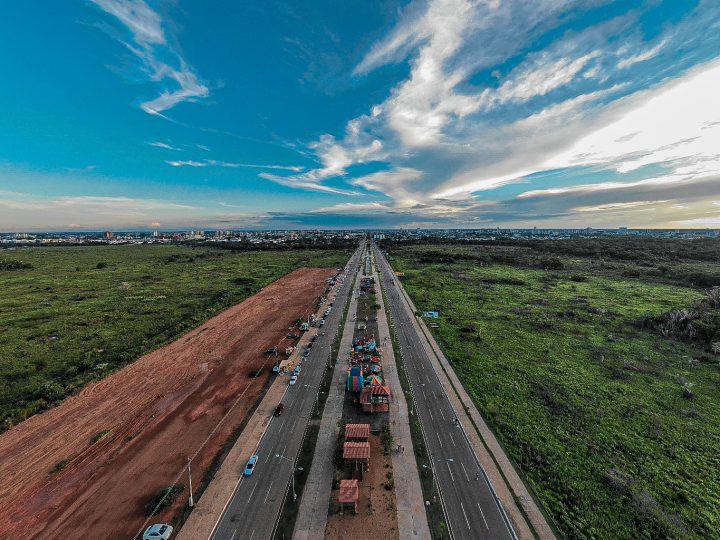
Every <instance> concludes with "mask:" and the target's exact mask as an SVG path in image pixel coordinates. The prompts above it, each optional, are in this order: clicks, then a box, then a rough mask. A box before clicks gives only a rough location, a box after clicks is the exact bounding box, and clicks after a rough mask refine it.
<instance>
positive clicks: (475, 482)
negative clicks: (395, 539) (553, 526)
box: [373, 246, 513, 540]
mask: <svg viewBox="0 0 720 540" xmlns="http://www.w3.org/2000/svg"><path fill="white" fill-rule="evenodd" d="M373 248H374V249H373V252H374V255H375V260H376V261H378V268H379V269H380V271H381V278H380V279H381V280H382V281H383V283H384V285H385V291H386V294H387V300H388V302H387V304H388V308H389V310H390V314H391V316H392V320H393V323H394V325H395V327H396V331H397V337H398V341H399V345H400V350H401V352H402V357H403V360H404V362H405V368H406V371H407V375H408V379H409V380H410V384H411V386H412V390H413V395H414V398H415V413H416V414H417V415H418V418H419V419H420V422H421V424H422V427H423V431H424V433H425V439H426V444H427V448H428V451H429V454H430V458H431V461H432V463H433V468H434V470H435V478H436V482H437V484H438V487H439V491H440V494H441V499H442V503H443V508H444V513H445V517H446V522H447V523H448V524H449V530H450V533H451V536H452V537H453V538H456V539H466V538H467V539H473V540H478V539H485V538H487V539H493V540H495V539H512V538H513V534H512V533H511V529H510V528H509V526H508V525H507V523H506V521H505V519H504V516H503V514H502V511H501V509H500V506H499V502H497V501H496V499H495V497H494V496H493V493H492V491H491V488H490V485H489V484H488V482H487V480H486V478H485V476H484V475H483V473H482V470H481V468H480V464H479V462H478V460H477V457H476V456H475V453H474V451H473V449H472V447H471V446H470V443H469V442H468V440H467V438H466V437H465V435H464V433H463V431H462V428H461V427H460V426H458V425H456V423H455V418H456V414H455V411H454V410H453V408H452V406H451V405H450V401H449V400H448V398H447V396H446V395H445V392H444V389H443V387H442V385H441V384H440V380H439V378H438V374H437V373H436V372H435V370H434V368H433V366H432V364H431V362H430V358H429V357H428V352H427V350H426V349H425V347H424V346H423V344H422V341H421V340H422V339H425V337H424V335H423V334H422V331H421V330H420V328H419V326H418V324H417V322H416V321H415V317H414V314H413V313H412V312H411V311H410V308H409V305H408V304H407V301H406V300H405V298H404V297H403V296H402V293H401V292H400V287H402V285H400V284H399V283H398V280H397V278H396V277H395V274H394V272H393V271H392V269H391V268H390V265H389V264H388V262H387V260H386V259H385V257H384V256H383V255H382V254H381V253H380V250H379V249H377V247H375V246H373Z"/></svg>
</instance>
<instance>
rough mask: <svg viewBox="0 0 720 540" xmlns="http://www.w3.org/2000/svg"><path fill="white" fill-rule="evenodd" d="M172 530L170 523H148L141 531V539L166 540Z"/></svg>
mask: <svg viewBox="0 0 720 540" xmlns="http://www.w3.org/2000/svg"><path fill="white" fill-rule="evenodd" d="M172 532H173V528H172V526H171V525H168V524H167V523H156V524H155V525H150V526H149V527H148V528H147V529H145V532H144V533H143V540H167V539H168V538H170V535H171V534H172Z"/></svg>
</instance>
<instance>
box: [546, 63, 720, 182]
mask: <svg viewBox="0 0 720 540" xmlns="http://www.w3.org/2000/svg"><path fill="white" fill-rule="evenodd" d="M718 88H720V62H715V63H711V64H707V65H703V66H700V67H698V68H696V69H695V70H693V71H692V72H690V73H689V74H687V75H685V76H684V77H682V78H680V79H678V80H675V81H672V82H669V83H667V84H665V85H663V86H661V87H660V88H658V89H654V90H650V91H648V92H646V93H645V94H644V95H639V96H634V97H631V98H629V99H627V100H626V101H627V102H628V104H630V105H631V106H632V107H631V108H629V109H628V110H626V111H624V114H622V116H621V117H620V118H619V119H617V120H616V121H614V122H612V123H610V124H609V125H607V126H606V127H603V128H601V129H598V130H596V131H594V132H592V133H590V134H589V135H587V136H585V137H582V138H581V139H580V140H578V141H577V142H576V143H575V144H574V145H572V147H571V148H569V149H568V150H567V151H566V152H563V153H561V154H559V155H556V156H554V157H552V158H551V159H550V160H548V163H547V166H548V167H570V166H585V165H601V166H605V167H611V168H613V169H615V170H616V171H618V172H620V173H627V172H630V171H634V170H637V169H639V168H641V167H643V166H646V165H650V164H664V165H665V166H667V167H672V168H673V169H674V170H675V172H677V173H678V174H680V175H692V174H702V173H710V172H716V171H717V170H719V167H720V148H719V147H718V144H717V141H718V140H720V124H713V122H715V121H720V93H718Z"/></svg>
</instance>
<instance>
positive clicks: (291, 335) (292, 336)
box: [287, 332, 300, 339]
mask: <svg viewBox="0 0 720 540" xmlns="http://www.w3.org/2000/svg"><path fill="white" fill-rule="evenodd" d="M287 337H289V338H290V339H297V338H299V337H300V336H299V335H297V334H296V333H295V332H290V333H289V334H288V336H287Z"/></svg>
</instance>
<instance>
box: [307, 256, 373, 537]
mask: <svg viewBox="0 0 720 540" xmlns="http://www.w3.org/2000/svg"><path fill="white" fill-rule="evenodd" d="M352 270H353V271H351V272H350V273H348V277H347V279H353V277H354V276H355V274H357V272H355V271H354V270H356V269H352ZM359 289H360V278H359V276H358V278H357V279H356V281H355V286H354V287H353V290H352V292H351V298H350V306H349V307H348V312H347V319H346V320H345V328H344V329H343V333H342V338H341V339H340V348H339V349H338V359H337V362H336V363H335V369H334V370H333V374H332V379H331V381H330V389H329V390H328V397H327V401H326V402H325V409H323V415H322V419H321V421H320V432H319V433H318V438H317V443H316V444H315V453H314V455H313V460H312V465H311V466H310V472H309V474H308V478H307V481H306V482H305V487H304V488H303V494H302V498H301V499H300V508H299V510H298V515H297V519H296V521H295V530H294V531H293V539H294V540H322V539H324V538H325V526H326V525H327V517H328V508H329V505H330V494H331V492H332V483H333V475H334V471H335V465H334V463H333V459H334V456H335V447H336V445H337V438H338V434H339V432H340V428H339V426H338V422H339V421H340V418H341V417H342V411H343V400H344V397H345V380H346V378H347V362H345V361H344V356H342V355H344V354H345V353H346V352H347V351H348V350H350V347H351V346H352V339H353V333H354V331H355V313H356V312H357V299H358V291H359Z"/></svg>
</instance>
